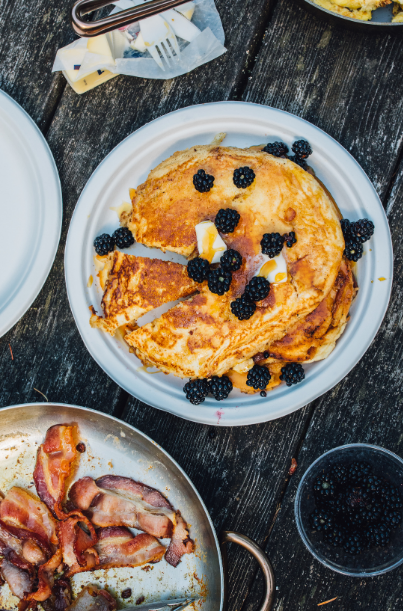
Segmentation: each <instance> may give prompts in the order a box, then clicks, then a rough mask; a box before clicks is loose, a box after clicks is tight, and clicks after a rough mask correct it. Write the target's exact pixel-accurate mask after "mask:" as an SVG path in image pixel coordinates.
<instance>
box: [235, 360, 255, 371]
mask: <svg viewBox="0 0 403 611" xmlns="http://www.w3.org/2000/svg"><path fill="white" fill-rule="evenodd" d="M254 364H255V363H254V361H253V359H246V361H242V362H241V363H238V364H237V365H234V366H233V368H232V369H233V370H234V371H237V372H238V373H247V372H248V371H249V369H252V367H253V365H254Z"/></svg>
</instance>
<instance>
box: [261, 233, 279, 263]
mask: <svg viewBox="0 0 403 611" xmlns="http://www.w3.org/2000/svg"><path fill="white" fill-rule="evenodd" d="M283 244H284V238H283V236H282V235H280V234H279V233H265V234H264V236H263V238H262V239H261V241H260V246H261V247H262V253H263V254H264V255H268V256H269V257H270V259H273V258H274V257H277V255H279V254H280V253H281V251H282V250H283Z"/></svg>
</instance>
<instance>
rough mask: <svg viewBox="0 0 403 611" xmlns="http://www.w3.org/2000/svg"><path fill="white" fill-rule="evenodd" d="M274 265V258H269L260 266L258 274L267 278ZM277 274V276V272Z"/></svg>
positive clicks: (274, 267)
mask: <svg viewBox="0 0 403 611" xmlns="http://www.w3.org/2000/svg"><path fill="white" fill-rule="evenodd" d="M276 267H277V263H276V262H275V261H274V259H271V260H270V261H267V263H265V264H264V265H262V268H261V270H260V271H259V273H258V276H263V278H267V276H268V275H269V274H270V273H271V272H273V271H274V270H275V269H276ZM277 276H279V274H277ZM277 276H276V278H277Z"/></svg>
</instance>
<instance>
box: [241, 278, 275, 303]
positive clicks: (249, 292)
mask: <svg viewBox="0 0 403 611" xmlns="http://www.w3.org/2000/svg"><path fill="white" fill-rule="evenodd" d="M269 293H270V282H269V281H268V280H266V278H263V276H254V277H253V278H252V279H251V280H250V282H249V283H248V284H247V285H246V287H245V297H246V299H249V300H250V301H261V300H262V299H266V297H267V295H268V294H269Z"/></svg>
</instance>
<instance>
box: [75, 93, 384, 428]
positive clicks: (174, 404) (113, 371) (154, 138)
mask: <svg viewBox="0 0 403 611" xmlns="http://www.w3.org/2000/svg"><path fill="white" fill-rule="evenodd" d="M219 132H226V133H227V137H226V139H225V141H224V143H223V144H224V145H230V146H238V147H246V146H251V145H254V144H260V143H266V142H268V141H274V140H278V139H280V140H283V141H285V142H286V143H288V144H289V145H291V144H292V142H293V141H294V140H295V139H296V138H302V137H303V138H306V139H307V140H309V142H310V143H311V145H312V147H313V150H314V153H313V155H312V157H310V164H311V165H312V167H313V168H314V169H315V171H316V173H317V175H318V177H319V178H320V179H321V180H322V181H323V182H324V183H325V185H326V186H327V187H328V188H329V189H330V191H331V192H332V194H333V196H334V197H335V199H336V201H337V203H338V205H339V207H340V209H341V211H342V213H343V215H344V216H346V217H347V218H349V219H352V220H356V219H359V218H363V217H365V216H366V217H369V218H370V219H372V220H373V222H374V223H375V226H376V230H375V236H374V237H373V238H372V239H371V240H370V242H367V243H366V244H365V248H364V252H365V256H364V257H363V258H362V259H361V260H360V261H359V263H358V265H357V273H358V283H359V286H360V291H359V295H358V297H357V299H356V300H355V302H354V304H353V307H352V309H351V320H350V322H349V324H348V325H347V328H346V331H345V333H344V334H343V336H342V337H341V338H340V340H339V341H338V344H337V347H336V349H335V350H334V352H333V353H332V354H331V355H330V357H329V358H327V359H326V360H325V361H321V362H319V363H313V364H312V365H307V366H306V367H305V374H306V379H305V380H304V381H303V382H302V383H301V384H298V385H296V386H293V387H291V388H288V387H287V386H286V385H283V384H281V385H280V386H279V387H277V388H276V389H275V390H273V391H271V392H269V393H268V395H267V397H266V398H262V397H260V395H259V393H258V394H257V395H245V394H242V393H240V392H239V391H238V390H234V391H233V392H232V393H231V395H230V397H229V398H228V399H227V400H225V401H223V402H220V403H218V402H217V401H215V399H212V398H208V399H206V401H205V402H204V403H202V404H201V405H198V406H194V405H192V404H190V403H188V402H187V401H186V399H185V396H184V393H183V390H182V388H183V385H184V380H181V379H179V378H175V377H174V376H172V375H169V376H166V375H164V374H162V373H157V374H156V375H149V374H148V373H147V372H146V371H144V368H140V367H141V363H140V361H139V360H138V359H137V358H136V357H135V356H134V355H132V354H130V353H129V351H128V349H127V347H126V346H125V344H124V342H123V341H122V340H120V339H117V338H112V337H110V336H109V335H108V334H106V333H104V332H102V331H100V330H98V329H92V328H91V327H90V325H89V316H90V312H89V309H88V308H89V306H90V305H91V304H92V305H94V307H95V309H96V310H97V311H98V312H99V311H101V308H100V301H101V298H102V291H101V289H100V287H99V285H98V283H97V282H96V281H94V283H93V285H92V286H91V287H88V286H87V285H88V281H89V277H90V276H93V278H94V279H95V280H96V270H95V268H94V261H93V256H94V254H95V253H94V249H93V240H94V238H95V237H96V236H97V235H99V234H100V233H102V232H104V231H106V232H108V233H112V232H113V230H114V229H115V228H117V227H118V217H117V214H116V212H115V211H114V210H112V209H111V208H113V207H117V206H119V205H120V204H121V203H122V201H124V200H126V201H129V199H128V197H129V196H128V189H129V187H136V186H137V185H139V184H140V183H142V182H143V181H144V180H146V178H147V176H148V173H149V172H150V170H151V169H152V168H154V167H155V166H156V165H157V164H158V163H160V162H161V161H162V160H163V159H166V158H167V157H169V156H170V155H172V154H173V153H174V152H175V151H178V150H181V149H185V148H187V147H189V146H191V145H194V144H207V143H210V142H211V140H212V139H213V137H214V136H215V135H216V134H217V133H219ZM162 222H163V221H162ZM125 252H128V253H130V254H138V255H143V256H144V255H145V256H150V257H156V258H161V259H167V260H176V261H182V262H185V261H184V259H182V258H181V257H180V256H178V255H173V254H172V253H165V255H164V254H162V253H161V252H160V251H159V250H155V249H148V248H146V247H144V246H142V245H139V244H134V245H133V246H132V247H131V248H130V249H128V250H126V251H125ZM65 268H66V282H67V291H68V296H69V300H70V305H71V309H72V311H73V314H74V317H75V320H76V323H77V326H78V328H79V331H80V333H81V336H82V338H83V340H84V342H85V344H86V346H87V348H88V350H89V351H90V353H91V354H92V356H93V357H94V359H95V360H96V361H97V362H98V363H99V365H100V366H101V367H102V368H103V369H104V370H105V371H106V373H107V374H108V375H109V376H110V377H111V378H112V379H113V380H115V381H116V382H117V383H118V384H119V385H120V386H121V387H122V388H124V389H125V390H126V391H127V392H129V393H130V394H132V395H133V396H135V397H137V398H139V399H141V400H142V401H144V402H145V403H147V404H149V405H153V406H154V407H157V408H159V409H164V410H166V411H168V412H171V413H173V414H176V415H178V416H181V417H182V418H187V419H189V420H193V421H195V422H204V423H206V424H221V425H228V426H230V425H245V424H253V423H256V422H265V421H267V420H272V419H275V418H279V417H280V416H284V415H285V414H289V413H291V412H292V411H294V410H296V409H298V408H300V407H302V406H304V405H306V404H307V403H309V402H310V401H312V400H313V399H315V398H317V397H319V396H320V395H322V394H323V393H324V392H326V391H327V390H329V389H330V388H332V387H333V386H334V385H335V384H337V382H339V381H340V380H341V379H342V378H343V377H344V376H345V375H346V374H347V373H348V372H349V371H350V369H351V368H352V367H354V365H355V364H356V363H357V362H358V361H359V360H360V358H361V357H362V355H363V354H364V352H365V351H366V350H367V348H368V346H369V345H370V343H371V342H372V340H373V338H374V336H375V334H376V332H377V330H378V328H379V326H380V324H381V322H382V319H383V317H384V314H385V311H386V308H387V305H388V301H389V295H390V290H391V283H392V272H393V257H392V246H391V241H390V233H389V227H388V223H387V219H386V216H385V213H384V210H383V208H382V205H381V203H380V201H379V199H378V196H377V194H376V192H375V190H374V188H373V186H372V185H371V183H370V181H369V179H368V177H367V176H366V174H365V173H364V171H363V170H362V169H361V168H360V166H359V165H358V164H357V162H356V161H355V160H354V159H353V157H351V155H350V154H349V153H348V152H347V151H346V150H345V149H344V148H343V147H342V146H340V144H338V143H337V142H336V141H335V140H333V139H332V138H331V137H330V136H328V135H327V134H325V133H324V132H323V131H321V130H320V129H318V128H316V127H314V126H313V125H311V124H310V123H307V122H306V121H303V120H302V119H299V118H298V117H295V116H293V115H290V114H288V113H286V112H283V111H280V110H275V109H273V108H268V107H267V106H260V105H257V104H248V103H243V102H219V103H215V104H205V105H201V106H192V107H190V108H184V109H182V110H178V111H176V112H173V113H170V114H168V115H165V116H164V117H161V118H159V119H156V120H155V121H153V122H152V123H149V124H148V125H145V126H144V127H142V128H141V129H139V130H137V131H136V132H135V133H134V134H132V135H131V136H129V137H128V138H126V140H124V141H123V142H122V143H121V144H119V145H118V146H117V147H116V148H115V149H114V150H113V151H112V152H111V153H110V154H109V155H108V157H106V159H105V160H104V161H103V162H102V163H101V164H100V165H99V166H98V168H97V169H96V170H95V172H94V173H93V175H92V176H91V178H90V180H89V181H88V183H87V185H86V187H85V189H84V190H83V192H82V194H81V197H80V199H79V201H78V204H77V207H76V209H75V212H74V215H73V219H72V221H71V225H70V230H69V235H68V239H67V245H66V254H65ZM379 278H385V280H382V281H380V280H379ZM165 309H168V308H165ZM156 313H157V314H158V315H160V313H161V308H159V309H158V311H156ZM154 316H155V314H147V315H146V316H144V317H143V318H142V319H140V320H139V324H140V325H141V324H143V322H148V321H149V320H151V319H152V318H153V317H154Z"/></svg>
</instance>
